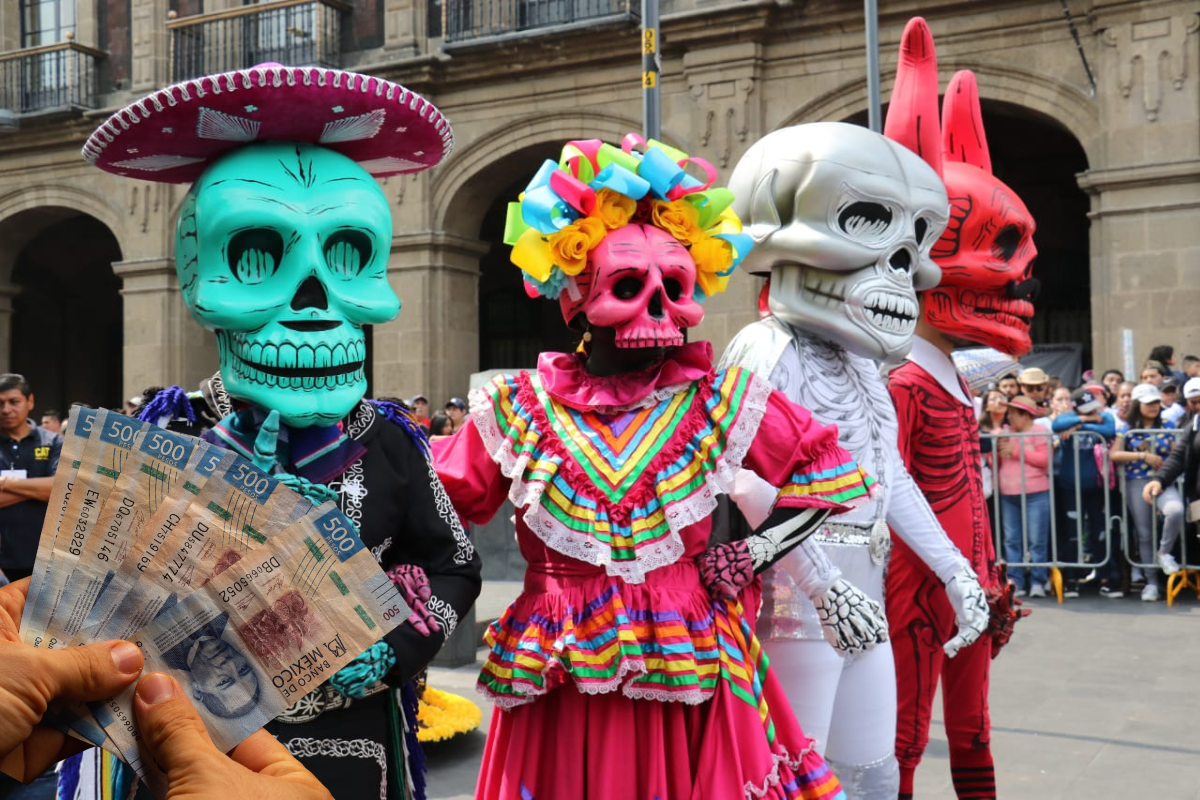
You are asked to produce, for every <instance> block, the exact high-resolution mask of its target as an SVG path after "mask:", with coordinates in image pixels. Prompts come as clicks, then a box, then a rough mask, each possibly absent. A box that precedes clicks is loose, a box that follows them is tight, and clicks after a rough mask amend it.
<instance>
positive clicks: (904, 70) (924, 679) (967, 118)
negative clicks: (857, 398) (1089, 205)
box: [885, 18, 1037, 798]
mask: <svg viewBox="0 0 1200 800" xmlns="http://www.w3.org/2000/svg"><path fill="white" fill-rule="evenodd" d="M885 134H886V135H887V136H888V137H889V138H893V139H896V140H897V141H899V142H901V143H903V144H904V145H906V146H907V147H909V149H911V150H913V151H914V152H916V153H918V154H919V155H921V157H922V158H924V159H925V160H926V161H927V162H928V163H929V164H930V166H932V167H933V168H934V169H936V170H937V171H938V172H939V174H941V175H942V177H943V180H944V181H945V184H946V191H947V194H948V196H949V198H950V216H951V219H950V224H949V225H948V226H947V228H946V232H945V233H944V234H943V235H942V237H941V239H940V240H939V241H938V243H937V245H936V246H935V247H934V249H933V258H934V259H935V260H936V261H937V263H938V265H939V266H940V267H941V269H942V275H943V278H942V282H941V283H940V284H939V285H938V287H937V288H935V289H933V290H931V291H930V292H929V293H928V294H927V296H926V298H925V301H924V304H923V312H924V320H925V322H926V323H927V324H928V325H929V326H930V327H931V329H932V330H933V333H931V336H936V337H943V338H944V339H945V340H948V341H949V342H951V343H953V344H956V345H957V344H960V343H966V342H970V343H975V344H982V345H989V346H992V347H995V348H997V349H999V350H1001V351H1003V352H1005V353H1008V354H1010V355H1021V354H1023V353H1024V352H1026V351H1027V350H1028V349H1029V318H1030V317H1031V316H1032V313H1033V306H1032V299H1033V296H1034V295H1035V294H1036V291H1037V281H1036V279H1033V277H1032V275H1031V271H1032V265H1033V257H1034V256H1035V254H1036V252H1037V251H1036V248H1035V247H1034V245H1033V240H1032V236H1033V231H1034V223H1033V220H1032V218H1030V216H1029V213H1028V211H1027V210H1026V209H1025V207H1024V205H1023V204H1022V203H1021V201H1020V199H1019V198H1018V197H1017V196H1016V194H1015V193H1013V192H1012V190H1011V189H1009V188H1008V187H1007V186H1005V185H1004V184H1003V183H1001V182H1000V181H999V180H997V179H996V178H995V177H994V176H993V175H992V174H991V161H990V158H989V156H988V150H987V138H986V135H985V133H984V131H983V128H982V114H981V109H980V104H979V94H978V89H977V87H976V85H975V79H974V75H972V74H971V73H970V72H959V73H957V74H956V75H955V76H954V78H953V79H952V80H951V82H950V85H949V86H948V87H947V89H946V93H945V103H944V106H943V108H942V112H941V115H940V124H939V114H938V77H937V61H936V55H935V52H934V47H933V37H932V35H931V34H930V31H929V28H928V26H927V25H926V24H925V21H924V20H922V19H920V18H915V19H913V20H911V21H910V22H909V24H908V26H907V27H906V28H905V31H904V38H903V40H902V43H901V52H900V65H899V69H898V73H897V78H896V88H895V91H894V93H893V98H892V103H891V105H890V106H889V110H888V118H887V122H886V126H885ZM888 390H889V392H890V394H891V396H892V399H893V402H894V403H895V405H896V412H897V417H898V419H899V423H900V453H901V455H902V456H903V458H904V460H905V463H906V464H907V465H908V469H909V471H910V472H911V473H912V475H913V478H914V479H915V480H916V481H917V484H918V485H919V486H920V488H921V491H922V492H924V494H925V496H926V497H927V498H928V500H929V504H930V506H931V507H932V508H933V510H934V512H935V513H936V514H937V516H938V519H939V521H940V522H941V524H942V526H943V527H944V528H945V530H946V532H947V533H948V534H949V535H950V537H951V539H952V540H953V541H954V543H955V544H956V545H957V546H958V548H959V549H960V550H961V551H962V552H963V554H964V555H965V556H966V557H967V558H968V559H969V560H970V562H971V564H972V566H973V567H974V568H975V570H976V571H977V572H978V573H979V575H980V577H981V578H982V579H983V581H984V585H985V588H986V589H987V590H988V593H989V598H990V599H991V600H992V607H993V611H994V613H995V612H997V611H999V612H1001V613H1003V614H1004V618H1001V619H998V620H993V623H992V625H993V628H995V627H996V625H997V623H1000V624H1002V625H1003V624H1004V623H1006V621H1008V620H1009V618H1011V616H1012V614H1014V613H1016V611H1015V609H1014V608H1013V607H1012V605H1011V603H1009V602H1005V598H1004V597H1003V595H1004V593H1005V591H1006V587H1004V586H999V585H995V581H996V580H997V578H996V575H995V574H994V573H993V572H992V570H993V568H994V566H995V553H994V552H993V545H992V535H991V530H990V526H989V523H988V515H987V504H986V500H985V498H984V495H983V485H982V478H981V474H980V473H981V467H980V460H979V456H980V452H979V426H978V422H977V421H976V418H975V412H974V406H973V404H972V401H971V395H970V391H969V389H968V387H967V385H966V382H965V381H964V380H963V379H962V377H961V376H960V375H959V374H958V371H957V370H956V368H955V366H954V362H953V360H952V359H951V358H950V356H949V355H948V354H947V353H946V352H945V351H944V350H943V349H941V347H939V346H938V345H937V344H934V343H933V342H932V341H928V340H926V339H924V338H922V337H920V336H918V337H917V339H916V340H915V341H914V344H913V350H912V353H911V354H910V355H909V360H908V362H907V363H905V364H903V365H901V366H900V367H898V368H896V369H895V370H893V371H892V373H891V375H890V377H889V383H888ZM939 589H940V587H938V586H937V580H936V578H935V577H934V576H933V575H931V574H930V572H929V570H928V568H927V567H925V565H924V564H922V563H921V562H920V560H919V559H918V558H916V556H915V554H914V553H913V552H912V551H911V550H909V549H908V548H906V547H905V546H904V545H903V543H898V544H897V546H896V548H895V551H894V552H893V555H892V565H891V567H890V569H889V571H888V574H887V589H886V591H887V598H888V617H889V622H890V627H891V635H892V649H893V652H894V654H895V660H896V672H897V677H898V689H899V692H898V694H899V707H898V710H897V716H898V721H897V728H896V755H897V758H898V759H899V761H900V767H901V793H900V796H901V797H911V796H912V787H913V773H914V772H915V770H916V767H917V764H918V763H919V762H920V759H921V755H922V753H923V752H924V749H925V746H926V744H927V743H928V739H929V725H930V718H931V713H932V705H933V700H934V694H935V692H936V690H937V688H938V684H939V682H940V684H941V689H942V696H943V705H944V711H945V720H946V735H947V738H948V739H949V745H950V771H951V778H952V780H953V782H954V786H955V790H956V792H957V793H958V796H960V797H971V798H987V797H995V796H996V780H995V768H994V765H993V761H992V754H991V722H990V719H989V714H988V684H989V678H988V674H989V670H990V664H991V659H992V658H993V657H994V656H995V654H996V652H997V649H998V646H997V642H996V641H994V640H993V637H992V636H990V635H987V636H984V637H983V638H982V640H981V641H980V642H978V643H976V644H975V645H973V646H971V647H967V648H964V649H963V650H962V651H961V652H960V653H959V654H958V656H957V657H956V658H954V659H953V660H947V659H945V657H944V654H943V653H942V652H941V649H940V648H939V647H938V644H937V643H938V641H939V639H941V638H943V637H944V636H945V635H946V634H947V632H948V631H949V630H950V629H951V628H952V626H953V610H952V609H951V607H950V604H949V603H947V602H946V599H945V597H944V596H943V595H942V594H941V592H940V591H939ZM1008 599H1009V600H1010V599H1011V598H1008Z"/></svg>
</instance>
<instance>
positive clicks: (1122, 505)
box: [981, 426, 1200, 604]
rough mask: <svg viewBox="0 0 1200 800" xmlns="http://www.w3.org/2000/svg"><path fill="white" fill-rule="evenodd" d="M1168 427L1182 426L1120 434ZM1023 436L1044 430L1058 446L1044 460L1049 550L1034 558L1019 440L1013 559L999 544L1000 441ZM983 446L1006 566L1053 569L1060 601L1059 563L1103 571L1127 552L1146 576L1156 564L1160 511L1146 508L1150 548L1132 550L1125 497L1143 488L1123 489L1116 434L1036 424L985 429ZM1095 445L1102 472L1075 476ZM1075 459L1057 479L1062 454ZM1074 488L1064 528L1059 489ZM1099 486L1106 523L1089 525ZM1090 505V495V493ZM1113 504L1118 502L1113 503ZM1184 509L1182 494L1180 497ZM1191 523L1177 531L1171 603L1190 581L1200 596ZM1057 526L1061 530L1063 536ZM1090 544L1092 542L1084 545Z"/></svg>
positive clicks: (1199, 559) (1199, 563)
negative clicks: (1016, 554)
mask: <svg viewBox="0 0 1200 800" xmlns="http://www.w3.org/2000/svg"><path fill="white" fill-rule="evenodd" d="M1159 433H1169V434H1173V435H1175V436H1176V437H1178V436H1179V434H1181V433H1182V431H1180V430H1176V429H1137V430H1131V431H1126V432H1125V433H1123V434H1121V435H1123V436H1128V435H1129V434H1150V435H1155V434H1159ZM1028 437H1043V438H1049V439H1051V441H1052V442H1053V445H1054V447H1055V448H1056V451H1057V452H1056V454H1055V455H1052V457H1051V459H1050V462H1049V464H1048V465H1047V477H1048V479H1049V485H1050V495H1049V505H1050V512H1049V516H1050V520H1049V526H1048V527H1049V530H1048V531H1047V536H1048V544H1047V551H1048V554H1049V555H1048V558H1047V559H1046V560H1043V561H1033V560H1032V559H1031V557H1030V552H1031V550H1030V544H1031V533H1032V531H1031V530H1030V524H1029V522H1030V517H1029V508H1028V506H1029V497H1028V495H1029V492H1028V491H1027V479H1026V475H1027V469H1026V456H1025V449H1024V448H1023V447H1022V448H1021V450H1020V453H1019V460H1020V465H1021V492H1020V495H1016V496H1018V497H1019V498H1020V518H1021V553H1022V554H1024V557H1023V558H1022V559H1021V560H1020V561H1011V560H1008V559H1007V558H1006V549H1005V547H1004V524H1003V520H1004V513H1005V509H1004V507H1003V504H1002V501H1001V494H1000V458H999V456H1000V451H999V447H1000V443H1001V442H1003V441H1006V440H1009V441H1015V440H1021V439H1024V438H1028ZM981 439H982V449H983V450H984V455H983V457H984V459H985V460H986V461H988V462H989V464H990V467H991V480H992V487H991V500H990V504H991V515H992V527H993V531H992V533H993V540H994V545H995V548H996V556H997V558H998V559H1003V560H1005V561H1007V563H1008V565H1009V569H1010V570H1012V568H1014V567H1021V568H1024V569H1026V570H1029V569H1033V568H1036V567H1045V568H1047V569H1049V570H1051V571H1052V573H1051V581H1052V583H1053V584H1054V585H1053V588H1054V590H1055V592H1056V594H1057V595H1058V599H1059V602H1061V601H1062V580H1063V573H1064V571H1073V572H1075V574H1080V573H1083V572H1085V571H1090V570H1098V571H1102V570H1103V569H1104V568H1105V567H1106V566H1108V565H1109V563H1110V562H1111V561H1112V560H1113V559H1115V558H1124V559H1125V560H1126V562H1127V563H1128V564H1129V566H1130V567H1132V568H1136V569H1139V570H1142V571H1143V572H1144V573H1145V574H1146V577H1147V579H1153V578H1154V576H1156V575H1157V571H1158V570H1159V569H1160V567H1159V565H1158V562H1157V553H1158V547H1159V543H1160V541H1161V536H1162V518H1161V517H1162V515H1161V514H1160V513H1159V512H1158V510H1157V509H1155V512H1154V513H1153V514H1152V515H1151V520H1152V522H1151V525H1152V530H1151V537H1150V541H1151V548H1150V552H1149V553H1141V552H1138V553H1137V556H1136V558H1135V557H1134V556H1133V553H1134V551H1135V550H1137V549H1138V548H1137V547H1136V545H1137V539H1138V535H1137V528H1136V525H1135V523H1134V521H1133V519H1132V518H1131V516H1130V512H1129V503H1130V502H1132V501H1134V500H1136V502H1138V503H1143V502H1144V501H1143V500H1142V499H1141V495H1140V491H1139V494H1138V496H1137V497H1136V498H1131V497H1130V496H1129V494H1128V492H1127V491H1126V478H1125V465H1124V464H1117V463H1113V462H1112V461H1111V460H1110V457H1109V456H1110V450H1111V445H1112V443H1113V442H1115V439H1114V440H1112V441H1109V440H1106V439H1105V438H1104V437H1103V436H1101V435H1100V434H1098V433H1093V432H1091V431H1075V432H1073V433H1072V434H1070V436H1067V437H1062V436H1059V435H1057V434H1052V433H1050V432H1049V431H1048V430H1047V429H1045V428H1042V427H1037V426H1035V428H1034V429H1033V430H1030V431H1028V432H1025V433H1012V432H1000V433H989V432H983V433H982V435H981ZM1096 445H1103V450H1102V453H1101V457H1100V460H1099V462H1098V463H1097V470H1098V473H1099V480H1098V481H1097V482H1096V485H1095V486H1087V487H1085V486H1083V485H1081V483H1080V472H1081V469H1080V468H1081V466H1082V465H1083V464H1084V459H1087V460H1089V461H1091V460H1093V459H1095V458H1096V456H1095V452H1094V451H1095V447H1096ZM1067 458H1070V459H1072V462H1073V463H1072V464H1071V467H1072V468H1073V475H1074V478H1075V479H1074V481H1073V482H1072V483H1071V484H1070V485H1069V486H1066V487H1063V486H1059V485H1058V476H1059V474H1060V473H1061V472H1062V471H1063V468H1062V466H1061V464H1062V459H1067ZM1111 470H1115V471H1116V472H1115V474H1116V478H1117V480H1116V483H1117V489H1116V490H1113V489H1111V488H1110V486H1109V483H1110V481H1109V479H1108V475H1109V471H1111ZM1182 481H1183V478H1182V477H1181V478H1180V479H1179V480H1178V481H1177V482H1176V487H1177V489H1178V490H1179V494H1180V497H1181V499H1183V498H1184V492H1183V486H1182ZM1064 491H1066V492H1071V493H1073V495H1074V496H1073V499H1074V504H1073V505H1074V509H1075V511H1074V514H1073V516H1072V517H1068V518H1067V520H1066V521H1067V524H1068V526H1069V527H1068V529H1067V530H1061V529H1060V525H1059V522H1060V520H1059V514H1058V506H1059V505H1060V504H1061V503H1062V502H1063V501H1064V500H1065V497H1064V496H1063V494H1062V493H1063V492H1064ZM1093 491H1094V492H1097V493H1099V495H1100V508H1101V509H1102V515H1103V519H1104V524H1103V526H1102V528H1097V529H1096V530H1094V531H1092V530H1088V525H1087V521H1088V520H1087V514H1086V512H1085V494H1086V493H1090V492H1093ZM1087 500H1088V501H1089V502H1091V503H1092V504H1093V506H1094V504H1095V498H1094V497H1091V498H1087ZM1114 504H1115V505H1114ZM1184 506H1185V514H1186V500H1185V502H1184ZM1190 529H1191V525H1190V524H1189V523H1187V522H1186V518H1185V522H1184V526H1183V530H1182V532H1181V534H1180V537H1179V542H1178V544H1177V545H1176V547H1177V548H1178V549H1179V552H1180V557H1179V563H1180V567H1181V570H1180V572H1179V573H1176V574H1175V575H1172V576H1171V578H1170V579H1169V580H1168V583H1167V602H1168V604H1170V603H1172V602H1173V600H1174V598H1175V596H1176V595H1177V594H1178V593H1179V592H1180V591H1182V590H1183V589H1184V588H1188V587H1190V588H1193V589H1195V590H1196V592H1197V596H1198V597H1200V552H1198V551H1200V547H1198V546H1197V545H1196V544H1195V543H1193V542H1191V541H1189V539H1190V538H1191V536H1190V534H1191V530H1190ZM1060 533H1061V534H1062V535H1061V536H1060ZM1093 535H1097V536H1102V537H1103V542H1102V543H1100V542H1097V543H1092V542H1091V538H1092V536H1093ZM1114 541H1119V542H1120V543H1121V547H1120V551H1119V552H1116V551H1115V550H1114V548H1113V542H1114ZM1089 545H1090V546H1089Z"/></svg>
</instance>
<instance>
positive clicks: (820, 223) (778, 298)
mask: <svg viewBox="0 0 1200 800" xmlns="http://www.w3.org/2000/svg"><path fill="white" fill-rule="evenodd" d="M729 188H730V189H732V190H733V193H734V195H735V196H736V197H737V200H736V201H735V202H734V210H735V211H737V213H738V215H739V216H741V217H742V219H743V220H745V221H746V223H747V227H746V230H747V232H748V233H749V234H750V235H751V236H752V237H753V238H754V242H755V247H754V249H753V250H752V251H751V252H750V254H749V256H747V259H746V264H747V266H748V267H749V269H750V270H751V271H754V272H769V273H770V275H771V290H770V308H771V311H772V313H774V314H775V315H776V316H778V317H780V318H781V319H783V320H784V321H786V322H788V323H789V324H791V325H795V326H796V327H798V328H803V329H805V330H808V331H811V332H813V333H815V334H817V335H819V336H821V337H823V338H827V339H830V340H833V341H835V342H837V343H838V344H841V345H842V346H843V347H845V348H846V349H847V350H849V351H850V352H852V353H856V354H858V355H860V356H864V357H866V358H873V359H878V360H895V359H898V358H902V357H903V356H904V355H905V354H907V353H908V350H909V348H910V347H911V345H912V337H913V334H914V333H915V332H916V327H917V318H918V316H919V313H920V312H919V307H918V304H917V290H921V289H929V288H932V287H934V286H936V285H937V283H938V281H939V280H940V278H941V271H940V270H939V269H938V266H937V264H935V263H934V262H933V260H932V259H931V258H930V256H929V251H930V249H931V248H932V247H933V245H934V243H935V242H937V240H938V237H939V236H941V233H942V230H943V229H944V228H945V227H946V223H947V221H948V219H949V213H948V212H949V203H948V201H947V198H946V189H945V186H944V185H943V184H942V181H941V178H939V177H938V175H937V173H936V172H934V170H933V169H932V168H931V167H930V166H929V165H928V164H926V163H925V162H924V161H923V160H921V158H920V156H917V155H916V154H914V153H912V152H911V151H909V150H908V149H906V148H905V147H903V146H901V145H899V144H896V143H895V142H892V141H891V140H889V139H886V138H884V137H883V136H881V135H880V134H877V133H873V132H872V131H870V130H867V129H866V128H861V127H859V126H857V125H849V124H846V123H840V122H817V123H812V124H808V125H797V126H795V127H791V128H784V129H782V130H778V131H775V132H774V133H771V134H768V135H767V136H765V137H763V138H762V139H760V140H759V141H758V142H756V143H755V144H754V146H753V147H751V148H750V150H749V151H747V153H746V155H745V156H743V157H742V159H741V161H739V162H738V165H737V167H736V168H735V169H734V171H733V175H732V176H731V178H730V180H729Z"/></svg>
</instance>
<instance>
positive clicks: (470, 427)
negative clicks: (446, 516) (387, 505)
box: [432, 417, 510, 525]
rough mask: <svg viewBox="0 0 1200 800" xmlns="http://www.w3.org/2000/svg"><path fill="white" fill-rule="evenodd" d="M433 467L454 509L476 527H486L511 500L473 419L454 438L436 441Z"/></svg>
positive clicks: (506, 486)
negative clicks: (506, 500)
mask: <svg viewBox="0 0 1200 800" xmlns="http://www.w3.org/2000/svg"><path fill="white" fill-rule="evenodd" d="M432 445H433V464H434V468H435V469H436V470H437V474H438V477H439V478H441V479H442V485H443V486H445V487H446V492H447V493H448V494H449V495H450V502H451V503H453V504H454V509H455V510H456V511H457V512H458V513H459V514H461V515H463V516H464V517H466V518H467V519H468V520H470V521H471V522H473V523H474V524H476V525H483V524H486V523H487V522H488V521H489V520H491V518H492V517H494V516H495V515H496V512H497V511H498V510H499V509H500V506H501V505H503V504H504V501H505V499H506V498H507V497H508V487H509V483H510V482H509V480H508V478H505V477H504V476H503V475H502V474H501V473H500V465H499V464H497V463H496V462H495V461H493V460H492V457H491V455H490V454H489V453H488V451H487V448H486V447H484V444H483V439H481V438H480V436H479V431H478V429H476V427H475V424H474V422H473V421H472V420H471V418H470V417H468V418H467V420H466V421H465V422H464V424H463V426H462V427H461V428H459V429H458V431H457V432H456V433H455V434H454V435H453V436H447V437H443V438H439V439H434V440H433V442H432Z"/></svg>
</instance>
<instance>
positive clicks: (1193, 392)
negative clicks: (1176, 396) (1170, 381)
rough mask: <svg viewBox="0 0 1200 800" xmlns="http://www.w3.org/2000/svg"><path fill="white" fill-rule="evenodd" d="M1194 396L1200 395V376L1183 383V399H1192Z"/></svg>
mask: <svg viewBox="0 0 1200 800" xmlns="http://www.w3.org/2000/svg"><path fill="white" fill-rule="evenodd" d="M1193 397H1200V378H1188V382H1187V383H1185V384H1184V385H1183V399H1184V400H1191V399H1192V398H1193Z"/></svg>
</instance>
